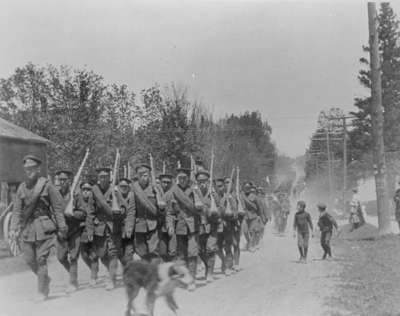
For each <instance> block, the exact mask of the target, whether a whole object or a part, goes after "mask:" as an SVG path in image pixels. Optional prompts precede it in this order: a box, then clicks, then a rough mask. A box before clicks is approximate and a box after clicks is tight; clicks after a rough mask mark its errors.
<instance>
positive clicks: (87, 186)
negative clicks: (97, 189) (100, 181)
mask: <svg viewBox="0 0 400 316" xmlns="http://www.w3.org/2000/svg"><path fill="white" fill-rule="evenodd" d="M79 187H80V188H81V190H83V189H89V190H91V189H92V185H91V184H90V182H89V181H83V182H82V183H81V184H80V186H79Z"/></svg>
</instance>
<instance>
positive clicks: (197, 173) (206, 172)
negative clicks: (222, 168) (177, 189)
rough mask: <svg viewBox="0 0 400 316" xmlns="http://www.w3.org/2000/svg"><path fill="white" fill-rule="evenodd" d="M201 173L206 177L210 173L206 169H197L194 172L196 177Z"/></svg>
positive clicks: (208, 176)
mask: <svg viewBox="0 0 400 316" xmlns="http://www.w3.org/2000/svg"><path fill="white" fill-rule="evenodd" d="M201 175H203V176H206V177H207V178H210V173H209V172H208V171H207V170H199V171H197V172H196V179H197V178H198V177H199V176H201Z"/></svg>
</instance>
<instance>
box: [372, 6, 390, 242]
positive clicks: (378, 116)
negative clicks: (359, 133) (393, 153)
mask: <svg viewBox="0 0 400 316" xmlns="http://www.w3.org/2000/svg"><path fill="white" fill-rule="evenodd" d="M368 29H369V55H370V67H371V108H372V113H371V122H372V141H373V156H374V164H375V166H376V171H375V187H376V200H377V208H378V226H379V235H386V234H389V233H390V232H391V227H390V214H389V199H388V191H387V181H386V160H385V147H384V143H383V108H382V86H381V85H382V84H381V73H380V62H379V58H380V56H379V46H378V45H379V40H378V30H377V29H378V17H377V13H376V3H375V2H368Z"/></svg>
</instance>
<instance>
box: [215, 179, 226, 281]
mask: <svg viewBox="0 0 400 316" xmlns="http://www.w3.org/2000/svg"><path fill="white" fill-rule="evenodd" d="M215 191H216V199H217V204H218V205H219V208H220V210H221V219H220V221H219V225H218V228H217V256H218V257H219V259H220V260H221V272H222V273H224V274H226V275H229V274H230V272H227V269H226V266H227V264H226V256H225V235H224V226H225V223H224V220H223V218H222V215H223V212H224V206H225V198H224V196H225V183H224V179H223V178H220V179H216V180H215Z"/></svg>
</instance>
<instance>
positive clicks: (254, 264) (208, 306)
mask: <svg viewBox="0 0 400 316" xmlns="http://www.w3.org/2000/svg"><path fill="white" fill-rule="evenodd" d="M289 223H290V221H289ZM320 256H321V250H320V247H319V245H318V240H317V238H315V239H314V240H312V242H311V249H310V254H309V263H308V264H299V263H297V259H298V254H297V248H296V242H295V240H294V239H293V237H292V236H291V235H290V234H287V236H285V237H279V236H276V235H274V234H273V233H272V230H271V228H270V227H267V230H266V233H265V237H264V240H263V243H262V245H261V249H260V250H259V251H257V252H255V253H249V252H243V253H242V262H241V267H242V270H241V271H240V272H238V273H236V274H234V275H232V276H230V277H225V276H222V275H218V277H219V279H218V280H216V281H215V282H213V283H212V284H208V285H204V282H203V281H201V280H200V281H199V283H200V284H199V285H200V286H199V287H198V288H197V289H196V291H195V292H192V293H190V292H187V291H185V290H181V289H178V290H177V293H176V298H177V302H178V305H179V306H180V311H179V315H182V316H183V315H188V316H204V315H207V316H223V315H229V316H253V315H254V316H264V315H271V316H274V315H276V316H286V315H287V316H289V315H290V316H292V315H296V316H302V315H304V316H313V315H315V316H317V315H329V310H328V308H327V307H326V305H325V303H324V302H325V300H326V299H327V298H328V297H329V296H330V295H332V293H333V288H334V284H333V278H331V276H332V274H333V273H334V271H335V268H336V266H337V265H336V262H335V261H331V262H326V261H320V260H317V258H320ZM80 263H81V264H80V271H79V272H80V282H81V288H80V290H79V291H78V292H76V293H73V294H71V295H66V294H65V288H66V284H67V280H68V276H67V274H66V273H65V271H64V270H63V269H62V267H61V266H60V264H58V262H56V260H55V259H52V261H51V263H50V265H49V272H50V275H51V277H52V283H51V293H50V295H51V297H50V299H49V300H48V301H46V302H41V303H36V302H35V301H34V298H35V294H36V281H35V277H34V275H33V274H32V273H31V272H28V271H26V272H20V273H15V274H11V275H6V276H2V277H1V278H0V295H1V296H0V297H1V310H0V316H26V315H31V316H54V315H57V316H67V315H68V316H69V315H73V316H91V315H96V316H110V315H123V313H124V308H125V303H126V298H125V293H124V289H123V287H122V286H121V287H119V288H117V289H115V290H114V291H111V292H106V291H105V290H104V276H105V270H104V269H103V270H101V276H102V283H101V284H99V287H98V288H95V289H91V288H89V286H88V281H89V273H88V272H89V271H88V270H87V268H86V267H85V266H84V265H83V264H82V262H80ZM0 265H1V261H0ZM218 267H219V261H218V260H217V268H218ZM217 272H218V269H217ZM155 315H156V316H157V315H166V316H168V315H173V314H172V313H171V312H170V311H168V310H167V308H166V307H165V305H164V302H163V301H158V302H157V305H156V313H155Z"/></svg>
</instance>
